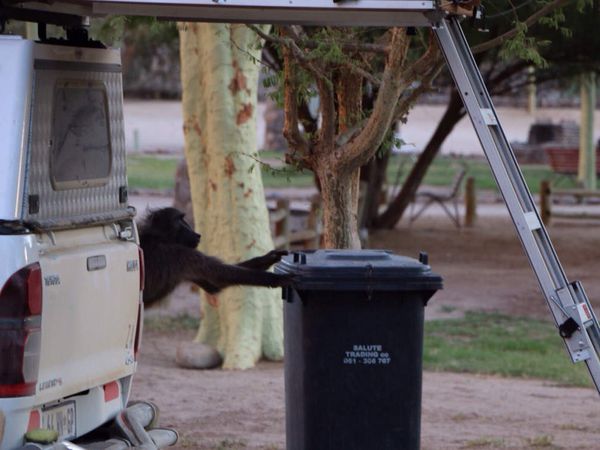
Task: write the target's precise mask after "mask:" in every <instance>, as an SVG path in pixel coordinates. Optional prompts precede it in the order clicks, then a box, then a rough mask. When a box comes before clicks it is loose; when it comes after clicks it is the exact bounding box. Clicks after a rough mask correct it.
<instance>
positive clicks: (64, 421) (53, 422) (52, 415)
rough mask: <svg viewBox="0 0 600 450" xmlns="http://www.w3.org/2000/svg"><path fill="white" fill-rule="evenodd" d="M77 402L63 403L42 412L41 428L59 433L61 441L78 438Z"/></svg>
mask: <svg viewBox="0 0 600 450" xmlns="http://www.w3.org/2000/svg"><path fill="white" fill-rule="evenodd" d="M76 422H77V420H76V415H75V402H66V403H61V404H60V405H56V406H52V407H50V408H46V409H43V410H42V416H41V428H47V429H50V430H54V431H56V432H58V437H59V439H72V438H74V437H76V436H77V428H76V425H77V424H76Z"/></svg>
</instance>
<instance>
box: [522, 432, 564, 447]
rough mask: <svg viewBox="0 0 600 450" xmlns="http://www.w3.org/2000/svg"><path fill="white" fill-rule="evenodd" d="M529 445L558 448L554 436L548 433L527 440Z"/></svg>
mask: <svg viewBox="0 0 600 450" xmlns="http://www.w3.org/2000/svg"><path fill="white" fill-rule="evenodd" d="M525 442H526V443H527V445H528V446H529V447H532V448H557V447H556V446H555V445H554V438H553V437H552V436H548V435H545V434H544V435H542V436H535V437H532V438H528V439H526V440H525Z"/></svg>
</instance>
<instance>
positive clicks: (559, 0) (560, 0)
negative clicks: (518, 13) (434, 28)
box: [471, 0, 572, 53]
mask: <svg viewBox="0 0 600 450" xmlns="http://www.w3.org/2000/svg"><path fill="white" fill-rule="evenodd" d="M571 1H572V0H554V1H553V2H551V3H548V4H546V5H544V6H543V7H542V8H540V9H539V10H537V11H536V12H534V13H533V14H532V15H531V16H529V17H528V18H527V19H525V20H524V21H523V23H524V24H525V25H527V27H530V26H531V25H533V24H534V23H536V22H537V21H538V20H540V19H541V18H542V17H544V16H545V15H547V14H549V13H551V12H552V11H554V10H555V9H558V8H562V7H563V6H564V5H566V4H567V3H569V2H571ZM516 34H517V29H516V28H513V29H512V30H510V31H507V32H506V33H504V34H501V35H500V36H498V37H496V38H494V39H491V40H489V41H487V42H483V43H482V44H479V45H476V46H475V47H473V48H472V49H471V51H472V52H473V53H481V52H485V51H486V50H489V49H491V48H493V47H496V46H498V45H502V44H503V43H504V42H506V41H508V40H509V39H510V38H512V37H514V36H515V35H516Z"/></svg>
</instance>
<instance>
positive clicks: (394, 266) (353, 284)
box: [275, 250, 443, 291]
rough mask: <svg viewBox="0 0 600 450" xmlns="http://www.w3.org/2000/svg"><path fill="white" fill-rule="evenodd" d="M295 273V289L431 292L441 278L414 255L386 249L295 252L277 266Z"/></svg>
mask: <svg viewBox="0 0 600 450" xmlns="http://www.w3.org/2000/svg"><path fill="white" fill-rule="evenodd" d="M275 272H277V273H292V274H295V275H296V280H295V282H294V288H295V289H297V290H336V291H338V290H339V291H349V290H363V289H366V290H373V291H421V290H424V291H431V290H438V289H442V287H443V283H442V277H441V276H439V275H438V274H435V273H433V272H432V271H431V267H430V266H428V265H427V264H423V263H421V262H419V261H418V260H416V259H414V258H409V257H407V256H400V255H395V254H394V253H392V252H391V251H388V250H313V251H302V252H294V253H292V254H290V255H287V256H286V257H284V258H283V259H282V260H281V261H280V262H279V263H278V264H277V265H276V266H275Z"/></svg>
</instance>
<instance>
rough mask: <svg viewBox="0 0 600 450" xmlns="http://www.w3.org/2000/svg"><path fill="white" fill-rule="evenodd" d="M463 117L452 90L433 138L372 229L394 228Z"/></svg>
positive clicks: (462, 110)
mask: <svg viewBox="0 0 600 450" xmlns="http://www.w3.org/2000/svg"><path fill="white" fill-rule="evenodd" d="M464 115H465V110H464V108H463V103H462V100H461V98H460V96H459V94H458V91H456V89H452V93H451V95H450V102H449V103H448V107H447V108H446V112H445V113H444V115H443V117H442V119H441V120H440V122H439V124H438V126H437V128H436V129H435V132H434V133H433V136H431V139H430V140H429V142H428V143H427V146H426V147H425V149H424V150H423V152H422V153H421V154H420V155H419V158H418V159H417V162H416V163H415V165H414V166H413V168H412V170H411V171H410V173H409V175H408V177H407V178H406V181H405V182H404V183H403V185H402V189H401V190H400V192H399V193H398V195H397V196H396V197H395V198H394V199H393V200H392V201H391V202H390V203H389V205H388V207H387V209H386V210H385V211H384V212H383V214H381V216H379V217H378V218H377V219H376V220H375V221H374V222H373V226H374V228H394V227H395V226H396V224H397V223H398V222H399V221H400V219H401V218H402V215H403V214H404V212H405V211H406V208H407V207H408V205H410V203H411V201H412V199H413V198H414V196H415V193H416V192H417V189H418V188H419V186H420V185H421V182H422V181H423V178H425V174H426V173H427V169H428V168H429V166H430V165H431V162H432V161H433V159H434V158H435V157H436V156H437V154H438V152H439V150H440V148H441V146H442V144H443V142H444V141H445V140H446V138H447V137H448V135H449V134H450V133H451V132H452V130H453V129H454V127H455V125H456V124H457V123H458V122H460V119H462V118H463V117H464Z"/></svg>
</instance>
